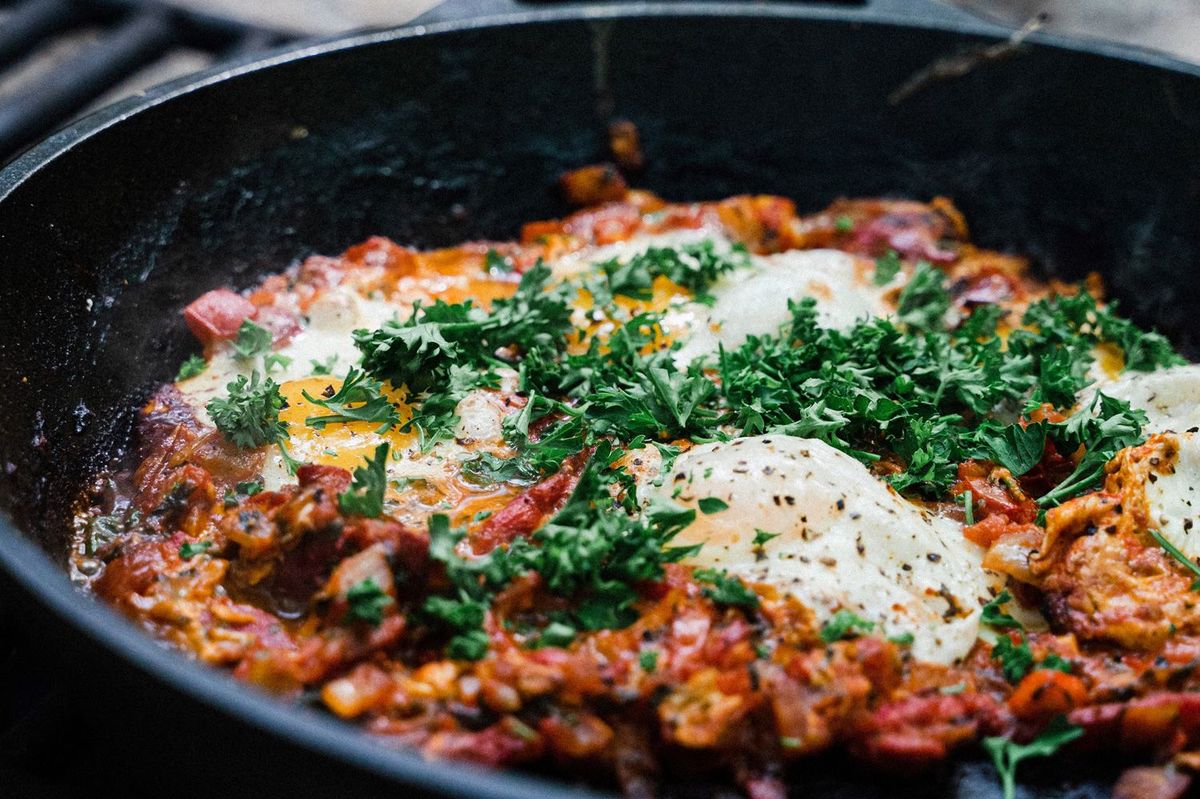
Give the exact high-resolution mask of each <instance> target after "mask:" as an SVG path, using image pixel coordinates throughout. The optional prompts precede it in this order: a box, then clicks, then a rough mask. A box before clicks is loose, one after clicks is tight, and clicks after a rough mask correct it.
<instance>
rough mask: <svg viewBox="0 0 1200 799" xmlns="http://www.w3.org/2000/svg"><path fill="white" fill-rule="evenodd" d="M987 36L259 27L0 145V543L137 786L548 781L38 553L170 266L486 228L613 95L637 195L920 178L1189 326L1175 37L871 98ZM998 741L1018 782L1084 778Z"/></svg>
mask: <svg viewBox="0 0 1200 799" xmlns="http://www.w3.org/2000/svg"><path fill="white" fill-rule="evenodd" d="M995 41H997V39H996V30H995V29H990V28H986V27H982V26H980V27H969V26H962V25H956V26H946V25H945V24H944V23H943V24H942V26H941V27H939V26H938V24H929V25H926V26H924V27H917V26H910V25H909V24H906V23H904V22H903V21H900V20H897V19H894V18H891V16H890V15H889V13H888V12H885V11H880V10H879V8H878V7H876V8H874V9H872V8H867V9H865V10H864V9H855V8H833V7H825V8H806V7H786V6H781V7H773V6H772V7H759V6H755V7H748V6H740V5H707V6H702V5H672V6H669V7H667V6H637V7H624V8H622V7H619V6H603V7H590V8H566V9H557V10H551V11H540V12H538V13H533V14H524V15H521V16H519V17H516V18H510V19H507V20H505V21H503V22H500V23H496V22H495V21H493V22H491V23H483V22H469V23H453V24H442V25H435V26H433V27H432V28H429V29H401V30H396V31H390V32H385V33H379V34H370V35H363V36H359V37H356V38H349V39H345V40H340V41H335V42H332V43H329V44H323V45H319V46H315V47H311V48H309V49H306V50H300V51H296V52H291V53H285V54H282V55H279V56H277V57H274V58H270V59H267V60H265V61H262V62H259V63H255V64H250V65H247V66H244V67H239V68H236V69H231V70H227V71H219V72H214V73H209V74H207V75H205V76H202V77H200V78H196V79H191V80H188V81H185V82H181V83H176V84H172V85H170V86H168V87H166V88H164V89H161V90H158V91H155V92H152V93H151V94H149V95H147V96H146V97H144V98H140V99H133V100H130V101H127V102H124V103H121V104H119V105H117V106H115V107H113V108H110V109H108V110H107V111H103V112H101V113H100V114H98V115H96V116H93V117H91V118H89V119H87V120H85V121H83V122H81V123H79V124H77V125H75V126H73V127H71V128H70V129H68V130H66V131H63V132H61V133H59V134H57V135H56V136H54V137H52V138H51V139H50V140H48V141H47V142H45V143H44V144H42V145H40V146H38V147H37V148H35V149H34V150H32V151H31V152H29V153H27V154H26V155H25V156H23V157H22V158H20V159H18V160H17V161H16V162H14V163H13V164H11V165H10V166H9V167H8V168H7V169H6V170H4V171H3V172H2V173H0V263H2V264H3V279H4V282H3V288H0V321H2V323H3V329H2V331H0V387H2V389H3V390H2V391H0V419H2V420H3V424H0V463H2V464H3V465H4V469H3V474H4V476H3V478H2V482H0V500H2V505H3V508H4V511H3V514H2V515H0V567H2V568H3V571H5V572H7V573H8V575H9V577H10V578H11V580H12V582H13V585H14V586H15V587H16V590H15V591H14V594H15V596H16V597H17V598H18V600H19V601H21V602H23V603H26V604H27V605H28V607H29V611H28V613H29V614H31V616H30V617H31V618H33V619H34V620H35V622H36V624H37V625H39V630H40V631H39V636H42V637H45V638H47V639H50V640H54V646H55V649H56V650H57V651H58V652H59V653H60V655H61V657H62V658H64V659H67V660H68V661H70V662H72V663H74V664H75V666H76V668H77V672H78V673H79V675H80V679H86V680H88V681H89V684H92V685H95V686H96V689H97V690H96V692H95V701H96V702H97V705H96V707H97V710H96V712H97V713H117V712H121V713H125V714H127V715H128V717H129V719H130V723H131V724H132V725H135V728H136V729H137V730H138V731H139V733H140V737H139V744H138V745H139V746H143V747H145V748H146V751H147V753H148V754H147V758H150V759H153V758H174V759H175V762H179V763H182V764H185V766H184V767H181V768H179V769H177V771H176V773H177V774H178V780H177V783H176V784H175V785H173V786H172V785H164V788H165V789H167V790H169V791H174V792H177V793H179V794H180V795H188V794H189V792H190V791H194V790H196V785H197V782H196V780H197V778H196V776H195V774H196V771H195V769H196V767H197V764H203V781H204V782H203V785H204V788H205V791H204V792H205V793H206V794H207V793H209V792H210V791H212V790H220V789H224V790H228V789H229V788H230V786H233V787H237V788H246V787H247V786H254V785H265V786H269V787H270V788H272V789H274V791H273V792H274V793H281V792H282V791H283V790H287V789H289V788H291V789H297V788H298V789H300V790H303V791H304V795H316V794H318V793H323V792H324V793H328V792H330V791H336V792H337V795H348V794H350V793H353V792H355V791H359V792H363V793H377V792H378V791H379V790H380V787H381V785H382V784H383V783H382V780H394V781H396V782H399V783H403V784H406V785H410V786H415V787H419V788H422V789H426V790H430V791H437V792H441V793H447V794H457V795H473V796H484V795H486V796H497V797H527V796H534V795H537V796H561V795H568V794H570V795H578V790H579V789H577V788H572V787H570V786H566V785H564V784H563V783H558V782H553V781H549V780H543V779H541V778H538V777H536V776H528V775H519V774H495V773H485V772H482V771H478V770H475V769H473V768H470V767H466V766H462V765H447V764H434V763H426V762H424V761H422V760H421V759H420V758H418V757H416V756H414V755H411V754H408V753H405V752H396V751H390V750H388V749H385V748H383V747H381V746H379V745H377V744H374V743H371V742H369V741H368V740H367V739H366V738H365V737H363V736H361V735H359V734H358V733H356V732H355V731H354V730H352V729H351V728H349V727H346V726H343V725H341V724H338V723H336V722H333V721H331V720H329V719H328V718H325V717H321V716H319V715H318V714H317V713H315V712H309V711H304V710H297V709H294V708H291V707H285V706H283V705H282V704H280V703H277V702H276V701H274V700H271V699H269V698H267V697H264V696H262V695H260V694H258V693H256V692H254V691H252V690H248V689H245V688H242V687H240V686H238V685H235V684H234V683H233V682H232V681H231V680H229V679H227V678H225V677H224V676H223V675H220V674H218V673H216V672H213V671H210V670H208V669H205V668H201V667H197V666H194V665H192V664H191V663H189V662H187V661H185V660H184V659H183V658H181V657H178V656H177V655H175V654H173V653H170V652H168V651H165V650H164V649H163V648H161V647H160V646H159V645H158V644H156V643H154V642H152V641H151V640H150V639H149V638H147V637H145V636H144V635H142V634H141V633H140V632H138V631H136V630H135V629H133V628H132V627H131V626H130V625H128V624H127V623H125V622H124V621H123V620H121V619H119V618H118V617H117V616H116V615H114V614H113V613H111V612H110V611H108V610H107V609H106V608H102V607H99V606H97V605H96V604H95V603H93V602H91V601H90V600H88V599H87V598H85V597H84V596H82V595H80V594H79V593H77V592H76V591H74V590H73V589H72V587H71V586H70V585H69V583H68V581H67V580H66V578H65V576H64V574H63V572H62V570H61V564H62V561H63V558H62V556H61V552H62V549H63V542H64V536H65V534H66V531H67V519H68V516H69V509H70V505H71V502H72V500H73V499H74V498H75V497H76V496H77V494H78V491H79V490H80V487H81V485H82V484H83V481H84V479H85V477H86V475H88V473H89V472H92V471H93V470H95V469H96V468H98V467H100V466H102V465H103V464H105V463H106V462H108V461H109V459H111V458H113V457H115V456H117V455H118V454H119V453H120V451H121V448H122V447H123V446H124V445H125V443H126V442H127V439H128V434H129V430H130V424H131V420H132V418H133V409H134V408H136V406H137V404H138V402H139V400H140V399H141V398H142V397H144V396H145V394H146V392H147V391H148V390H149V389H150V388H151V387H152V386H153V385H155V384H157V383H159V382H161V381H163V380H166V379H169V378H170V377H171V375H172V374H173V373H174V370H175V368H176V366H177V364H178V363H179V362H180V361H181V360H182V359H183V358H184V357H185V356H186V355H187V354H188V353H189V352H191V351H193V349H194V344H193V343H192V341H191V340H190V338H189V336H188V334H187V333H186V331H185V330H184V327H183V325H182V324H180V318H179V313H178V312H179V309H180V308H181V307H182V305H183V304H184V303H185V302H187V301H188V300H189V299H191V298H193V297H195V296H197V295H198V294H200V293H201V292H203V291H205V290H207V289H209V288H212V287H215V286H220V285H225V284H233V285H234V286H237V287H239V288H240V287H244V286H247V285H249V284H251V283H252V282H253V281H254V280H255V278H256V277H257V276H258V275H260V274H262V273H264V272H266V271H269V270H275V269H278V268H280V267H281V266H283V265H286V264H287V263H288V262H290V261H291V260H293V259H295V258H299V257H302V256H304V255H306V254H309V253H312V252H325V253H333V252H338V251H340V250H341V249H342V248H344V247H345V246H347V245H349V244H351V243H354V242H357V241H358V240H361V239H363V238H364V237H366V236H367V235H369V234H374V233H379V234H385V235H388V236H391V237H393V238H395V239H397V240H399V241H401V242H405V243H409V244H415V245H418V246H434V245H448V244H452V243H455V242H459V241H462V240H464V239H471V238H476V237H505V236H511V235H514V234H515V233H516V231H517V229H518V226H519V224H520V223H521V222H522V221H524V220H529V219H537V218H544V217H550V216H554V215H558V214H561V213H562V212H563V211H564V210H565V209H564V208H562V207H561V206H560V205H559V204H558V201H557V200H556V198H555V195H554V193H553V192H552V191H551V190H550V188H549V187H551V186H552V184H553V180H554V178H555V177H556V175H557V174H558V173H559V172H560V171H561V170H563V169H566V168H569V167H573V166H577V165H580V164H584V163H588V162H591V161H593V160H596V159H597V158H599V157H602V156H603V154H604V141H603V133H602V131H603V122H604V121H605V120H606V119H607V118H608V117H609V115H610V114H612V115H619V116H624V117H628V118H630V119H632V120H634V121H635V122H636V123H637V125H638V126H639V128H640V129H641V131H642V134H643V138H644V141H645V143H646V150H647V157H648V162H649V167H648V169H647V170H646V172H645V174H644V175H642V176H641V177H640V179H639V180H638V181H637V182H638V183H639V185H642V186H645V187H647V188H650V189H653V190H655V191H658V192H660V193H661V194H663V195H665V196H667V197H668V198H676V199H699V198H717V197H723V196H726V195H730V194H735V193H738V192H774V193H779V194H783V195H787V196H790V197H793V198H795V199H796V200H797V202H798V204H799V207H800V209H801V210H811V209H816V208H819V207H822V206H823V205H824V204H826V203H827V202H828V201H829V200H831V199H832V198H834V197H836V196H838V195H851V196H854V195H905V196H912V197H918V198H927V197H930V196H932V195H934V194H946V195H949V196H951V197H953V198H954V199H955V200H956V201H957V202H958V203H959V205H960V206H961V207H962V209H963V210H964V211H965V212H966V213H967V215H968V219H969V220H970V221H971V222H972V224H973V233H974V237H975V239H976V240H977V241H978V242H980V243H982V244H984V245H986V246H990V247H997V248H1002V249H1012V250H1017V251H1022V252H1028V253H1031V254H1033V255H1034V256H1035V257H1036V259H1037V261H1038V264H1039V266H1040V268H1041V269H1042V270H1044V271H1045V272H1046V273H1047V274H1050V275H1055V276H1062V277H1066V278H1077V277H1079V276H1081V275H1082V274H1083V273H1084V272H1086V271H1087V270H1092V269H1095V270H1099V271H1101V272H1103V273H1104V275H1105V276H1106V278H1107V279H1108V281H1109V283H1110V285H1111V286H1112V288H1113V291H1114V293H1115V294H1116V295H1117V296H1119V297H1121V298H1122V300H1123V301H1124V302H1125V303H1126V309H1127V310H1128V311H1130V312H1132V313H1133V315H1134V316H1136V317H1137V318H1139V319H1140V320H1141V321H1143V322H1152V323H1155V324H1157V325H1158V326H1159V327H1160V328H1161V329H1163V330H1165V331H1166V332H1168V333H1169V334H1171V335H1172V336H1174V337H1176V339H1177V340H1178V341H1180V342H1182V343H1183V344H1184V346H1185V347H1186V348H1188V349H1193V350H1194V349H1195V343H1196V341H1197V339H1198V335H1197V334H1200V327H1198V326H1197V322H1196V319H1197V318H1198V317H1200V291H1198V290H1197V280H1196V272H1195V270H1196V267H1197V263H1198V261H1200V214H1198V213H1197V208H1198V207H1200V204H1198V202H1197V200H1198V199H1200V197H1198V195H1200V69H1197V68H1196V67H1194V66H1187V65H1185V64H1182V63H1178V62H1173V61H1171V60H1169V59H1167V58H1164V57H1160V56H1154V55H1150V54H1146V53H1139V52H1130V51H1125V50H1121V49H1118V48H1115V47H1107V46H1101V45H1087V46H1085V45H1081V44H1079V43H1072V42H1067V41H1060V40H1057V39H1052V38H1037V37H1035V39H1034V40H1033V42H1032V43H1029V44H1027V45H1026V46H1025V47H1024V48H1022V49H1021V50H1019V51H1018V52H1015V53H1012V54H1010V56H1009V57H1007V58H993V59H989V60H985V61H983V62H982V63H980V64H978V65H977V67H976V68H974V69H970V70H966V71H965V74H960V75H957V76H951V77H948V78H946V79H944V80H939V81H935V82H933V83H931V84H929V85H927V86H925V87H924V88H922V89H920V90H918V91H916V92H914V93H911V94H909V95H908V96H907V97H905V98H903V99H901V100H900V101H899V102H889V99H888V98H889V95H892V94H893V92H895V90H896V89H897V88H898V87H900V86H902V85H903V84H905V83H906V81H908V79H909V78H910V77H911V76H912V75H914V74H915V73H917V72H919V71H920V70H922V69H923V68H925V67H927V66H928V65H929V64H930V63H931V62H932V61H934V60H935V59H937V58H939V57H944V56H951V55H954V54H956V53H961V52H963V51H964V50H967V49H969V48H972V47H979V46H980V45H988V44H994V43H995ZM950 71H951V72H953V70H950ZM894 99H895V98H894V97H893V100H894ZM55 637H56V638H55ZM297 747H299V748H302V749H303V750H304V751H306V752H307V754H305V755H304V760H303V762H304V764H305V767H297V766H296V760H297V759H296V758H295V757H294V754H295V752H296V748H297ZM289 755H290V756H291V757H290V759H289V760H287V761H286V762H288V763H289V765H288V767H287V768H281V767H279V766H278V764H279V763H280V762H283V761H281V760H279V758H285V757H289ZM273 765H274V766H275V767H273ZM1026 773H1027V774H1028V775H1029V776H1030V777H1032V778H1033V779H1034V782H1035V784H1037V785H1039V786H1040V792H1041V793H1043V794H1045V795H1067V794H1070V795H1076V796H1077V795H1085V794H1088V793H1089V792H1095V791H1098V790H1099V788H1098V787H1097V786H1098V785H1101V784H1103V782H1104V780H1106V779H1109V778H1110V777H1111V771H1106V770H1105V769H1103V768H1099V769H1097V768H1095V767H1093V766H1089V767H1088V769H1087V771H1086V772H1085V773H1087V774H1088V775H1089V779H1091V778H1094V780H1093V781H1092V782H1088V781H1087V780H1083V781H1080V780H1075V781H1062V780H1059V779H1057V778H1055V777H1054V776H1052V774H1053V771H1052V770H1045V771H1044V772H1043V775H1042V777H1041V778H1040V781H1039V778H1038V776H1037V773H1036V769H1030V770H1028V771H1027V772H1026ZM1076 773H1079V772H1076ZM795 779H796V782H797V785H798V786H800V788H801V789H802V790H801V791H800V792H803V793H806V794H812V795H829V796H855V797H860V796H862V797H865V796H895V795H897V793H904V794H906V795H912V796H943V795H948V794H953V793H965V794H970V795H986V793H987V792H988V791H993V790H994V789H993V788H992V787H991V786H992V784H993V783H992V778H991V776H990V774H989V773H988V768H987V767H986V766H984V765H981V764H980V763H978V762H975V763H971V762H968V763H964V764H959V765H956V766H953V767H948V768H946V769H944V770H942V771H940V772H937V773H935V774H933V775H927V776H926V777H924V778H922V779H921V780H918V781H913V782H900V783H898V782H896V781H895V780H893V779H890V778H888V779H882V778H880V777H878V776H877V775H873V774H870V773H863V770H862V769H861V767H859V768H854V767H848V766H847V765H846V764H845V763H843V762H841V761H837V760H834V761H829V762H823V763H821V764H820V765H819V767H817V766H813V767H809V768H805V769H802V770H801V771H800V772H799V773H798V774H797V775H796V777H795ZM223 785H224V788H222V786H223ZM393 790H394V788H393ZM697 790H701V789H697ZM687 791H688V789H687V788H686V787H683V788H679V792H680V793H683V794H686V793H687ZM1064 791H1065V792H1066V793H1065V794H1064V793H1063V792H1064Z"/></svg>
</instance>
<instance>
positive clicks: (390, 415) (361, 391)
mask: <svg viewBox="0 0 1200 799" xmlns="http://www.w3.org/2000/svg"><path fill="white" fill-rule="evenodd" d="M303 394H304V399H306V400H307V401H308V402H310V403H312V404H313V405H316V406H319V407H321V408H324V409H325V410H327V411H329V412H330V413H329V414H327V415H323V416H309V417H308V418H306V419H305V420H304V424H306V425H308V426H309V427H312V428H314V429H316V430H324V429H325V426H326V425H329V424H344V423H346V422H369V423H372V424H378V425H379V426H378V427H377V428H375V432H376V433H384V432H386V431H387V430H389V429H391V428H393V427H395V426H397V425H398V424H400V414H399V413H398V412H397V411H396V406H395V405H394V404H393V403H392V401H391V400H390V399H389V398H388V397H387V395H386V394H384V392H383V384H382V383H380V382H378V381H376V380H372V379H370V378H369V377H367V375H366V373H365V372H362V371H360V370H358V369H355V368H354V367H350V371H349V372H347V373H346V379H345V380H343V381H342V385H341V387H339V388H338V390H337V391H336V392H334V393H332V394H331V395H330V396H329V397H328V398H318V397H314V396H312V395H311V394H309V393H308V392H307V391H305V392H303Z"/></svg>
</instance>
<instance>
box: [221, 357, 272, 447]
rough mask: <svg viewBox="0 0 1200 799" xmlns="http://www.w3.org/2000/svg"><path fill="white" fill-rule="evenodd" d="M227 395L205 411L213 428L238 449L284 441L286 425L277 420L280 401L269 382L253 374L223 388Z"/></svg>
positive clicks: (270, 381) (237, 379)
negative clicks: (215, 427)
mask: <svg viewBox="0 0 1200 799" xmlns="http://www.w3.org/2000/svg"><path fill="white" fill-rule="evenodd" d="M225 389H226V391H227V392H228V394H227V395H226V396H225V397H218V398H216V399H213V400H211V401H210V402H209V403H208V405H207V406H206V408H207V409H208V415H209V416H211V417H212V420H213V424H215V425H216V426H217V429H218V430H220V431H221V432H222V433H224V434H225V437H226V438H228V439H229V440H230V441H231V442H233V443H234V444H235V445H237V446H239V447H241V448H242V449H249V448H252V447H261V446H263V445H265V444H279V445H280V446H281V447H282V446H283V445H284V442H285V441H286V440H287V423H286V422H281V421H280V420H279V411H280V409H281V408H283V397H282V396H281V395H280V393H279V386H277V385H276V384H275V381H274V380H272V379H271V378H269V377H267V378H263V377H262V376H261V375H259V373H258V372H257V371H254V372H251V373H250V379H249V380H247V379H246V376H245V375H238V376H237V378H236V379H235V380H234V381H233V382H232V383H230V384H229V385H227V386H226V387H225Z"/></svg>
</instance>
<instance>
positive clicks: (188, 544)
mask: <svg viewBox="0 0 1200 799" xmlns="http://www.w3.org/2000/svg"><path fill="white" fill-rule="evenodd" d="M212 545H213V544H212V541H196V542H192V541H185V542H183V543H182V544H180V545H179V558H180V560H191V559H192V558H194V557H196V556H197V555H200V554H202V553H204V552H207V551H208V550H209V549H211V548H212Z"/></svg>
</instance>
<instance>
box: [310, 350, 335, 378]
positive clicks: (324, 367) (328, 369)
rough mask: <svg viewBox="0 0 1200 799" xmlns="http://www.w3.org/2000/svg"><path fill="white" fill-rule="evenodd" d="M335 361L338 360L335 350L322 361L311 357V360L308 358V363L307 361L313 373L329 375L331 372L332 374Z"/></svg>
mask: <svg viewBox="0 0 1200 799" xmlns="http://www.w3.org/2000/svg"><path fill="white" fill-rule="evenodd" d="M337 362H338V356H337V353H336V352H335V353H334V354H333V355H330V356H329V357H328V358H326V359H325V360H323V361H318V360H315V359H312V360H309V362H308V363H309V366H311V367H312V373H313V374H314V375H331V374H333V367H334V364H336V363H337Z"/></svg>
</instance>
